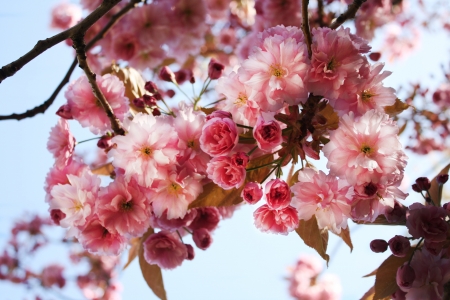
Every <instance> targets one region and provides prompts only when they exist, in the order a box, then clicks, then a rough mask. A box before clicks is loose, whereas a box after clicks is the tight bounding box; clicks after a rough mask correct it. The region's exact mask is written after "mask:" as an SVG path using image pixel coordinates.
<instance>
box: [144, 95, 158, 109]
mask: <svg viewBox="0 0 450 300" xmlns="http://www.w3.org/2000/svg"><path fill="white" fill-rule="evenodd" d="M142 100H144V104H145V105H147V106H150V107H152V106H156V98H155V97H153V96H150V95H144V96H142Z"/></svg>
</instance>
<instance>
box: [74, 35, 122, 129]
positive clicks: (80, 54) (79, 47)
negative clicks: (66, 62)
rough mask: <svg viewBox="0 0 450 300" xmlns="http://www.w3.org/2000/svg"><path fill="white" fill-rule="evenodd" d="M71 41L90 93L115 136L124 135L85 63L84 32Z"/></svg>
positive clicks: (120, 124) (119, 123)
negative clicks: (92, 93) (101, 108)
mask: <svg viewBox="0 0 450 300" xmlns="http://www.w3.org/2000/svg"><path fill="white" fill-rule="evenodd" d="M72 41H73V47H74V48H75V51H76V52H77V58H78V65H79V67H80V68H82V69H83V71H84V73H85V74H86V77H87V79H88V81H89V83H90V84H91V87H92V91H93V92H94V95H95V97H96V98H97V100H98V101H99V102H100V104H101V106H102V107H103V109H104V111H105V113H106V115H107V116H108V118H109V121H110V122H111V128H112V130H113V131H114V133H115V134H117V135H124V134H125V130H124V129H123V128H122V123H121V122H120V120H119V119H118V118H117V117H116V115H115V114H114V112H113V110H112V108H111V105H109V103H108V101H107V100H106V98H105V95H103V93H102V91H101V90H100V88H99V87H98V84H97V81H96V79H95V78H96V75H95V73H94V72H92V70H91V68H90V67H89V64H88V63H87V57H86V45H85V44H84V32H80V33H78V34H74V35H73V36H72Z"/></svg>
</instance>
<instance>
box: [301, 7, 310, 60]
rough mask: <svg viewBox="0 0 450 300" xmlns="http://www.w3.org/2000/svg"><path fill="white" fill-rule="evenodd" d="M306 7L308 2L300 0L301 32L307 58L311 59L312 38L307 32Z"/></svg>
mask: <svg viewBox="0 0 450 300" xmlns="http://www.w3.org/2000/svg"><path fill="white" fill-rule="evenodd" d="M308 5H309V0H302V30H303V34H304V35H305V40H306V46H307V47H308V56H309V58H311V55H312V51H311V44H312V38H311V31H310V30H309V18H308Z"/></svg>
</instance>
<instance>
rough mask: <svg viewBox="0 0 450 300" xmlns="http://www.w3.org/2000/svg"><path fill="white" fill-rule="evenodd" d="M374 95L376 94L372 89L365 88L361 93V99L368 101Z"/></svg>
mask: <svg viewBox="0 0 450 300" xmlns="http://www.w3.org/2000/svg"><path fill="white" fill-rule="evenodd" d="M373 96H375V94H373V93H372V92H371V91H370V90H364V91H363V92H362V93H361V99H362V101H363V102H366V103H367V102H369V101H370V100H371V98H372V97H373Z"/></svg>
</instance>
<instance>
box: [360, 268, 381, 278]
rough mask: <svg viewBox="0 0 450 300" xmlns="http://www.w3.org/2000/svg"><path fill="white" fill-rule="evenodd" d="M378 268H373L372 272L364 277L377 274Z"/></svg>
mask: <svg viewBox="0 0 450 300" xmlns="http://www.w3.org/2000/svg"><path fill="white" fill-rule="evenodd" d="M377 270H378V269H375V270H373V271H372V272H370V273H369V274H367V275H364V276H363V278H366V277H370V276H375V275H377Z"/></svg>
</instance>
